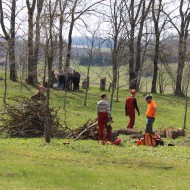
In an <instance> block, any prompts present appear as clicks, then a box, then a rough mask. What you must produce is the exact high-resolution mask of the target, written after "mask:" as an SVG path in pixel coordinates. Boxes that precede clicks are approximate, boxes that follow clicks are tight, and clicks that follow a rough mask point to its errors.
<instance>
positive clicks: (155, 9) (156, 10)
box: [151, 0, 166, 93]
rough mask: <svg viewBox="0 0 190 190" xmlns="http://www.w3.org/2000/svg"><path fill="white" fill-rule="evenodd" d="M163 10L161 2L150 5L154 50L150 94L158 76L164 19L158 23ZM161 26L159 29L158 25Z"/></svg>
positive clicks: (154, 89)
mask: <svg viewBox="0 0 190 190" xmlns="http://www.w3.org/2000/svg"><path fill="white" fill-rule="evenodd" d="M162 10H163V5H162V0H158V3H157V2H156V1H153V3H152V18H153V22H154V33H155V48H154V58H153V62H154V74H153V79H152V87H151V92H152V93H156V83H157V75H158V59H159V51H160V35H161V32H162V30H163V28H164V26H165V24H166V19H164V20H163V22H162V23H160V20H161V12H162ZM160 24H161V26H160V27H159V25H160Z"/></svg>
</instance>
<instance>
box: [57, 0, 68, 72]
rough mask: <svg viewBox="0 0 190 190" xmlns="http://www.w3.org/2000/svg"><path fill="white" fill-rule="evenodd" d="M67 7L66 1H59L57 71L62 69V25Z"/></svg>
mask: <svg viewBox="0 0 190 190" xmlns="http://www.w3.org/2000/svg"><path fill="white" fill-rule="evenodd" d="M67 5H68V0H64V2H63V1H62V0H60V1H59V10H60V16H59V71H60V70H61V69H62V68H63V47H64V40H63V24H64V22H65V20H66V18H65V17H66V13H65V10H66V7H67Z"/></svg>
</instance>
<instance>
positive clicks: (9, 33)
mask: <svg viewBox="0 0 190 190" xmlns="http://www.w3.org/2000/svg"><path fill="white" fill-rule="evenodd" d="M16 1H17V0H12V2H11V5H10V6H8V7H9V8H10V14H11V15H10V30H7V27H6V25H5V20H4V18H5V16H4V12H3V11H4V10H5V8H3V2H2V0H0V22H1V28H2V31H3V35H4V36H3V37H4V38H5V40H6V41H7V43H8V52H9V53H8V54H9V63H10V79H11V80H12V81H16V79H17V75H16V59H15V34H16V31H15V24H16Z"/></svg>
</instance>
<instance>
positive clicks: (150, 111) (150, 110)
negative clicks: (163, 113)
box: [145, 95, 157, 133]
mask: <svg viewBox="0 0 190 190" xmlns="http://www.w3.org/2000/svg"><path fill="white" fill-rule="evenodd" d="M145 100H146V102H147V103H148V107H147V111H146V130H145V133H153V131H152V126H153V123H154V121H155V117H156V111H157V104H156V102H155V101H153V100H152V95H146V96H145Z"/></svg>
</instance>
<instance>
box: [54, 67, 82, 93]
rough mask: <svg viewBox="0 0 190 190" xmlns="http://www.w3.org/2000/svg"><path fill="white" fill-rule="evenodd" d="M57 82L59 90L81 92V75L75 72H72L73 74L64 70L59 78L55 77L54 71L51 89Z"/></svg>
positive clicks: (58, 75) (59, 74)
mask: <svg viewBox="0 0 190 190" xmlns="http://www.w3.org/2000/svg"><path fill="white" fill-rule="evenodd" d="M55 82H57V89H58V90H65V89H67V90H74V91H76V90H79V84H80V73H79V72H77V71H75V70H72V72H63V70H61V71H60V72H59V73H58V74H57V76H55V73H54V71H52V74H51V82H50V87H51V88H52V87H53V84H54V83H55Z"/></svg>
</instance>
